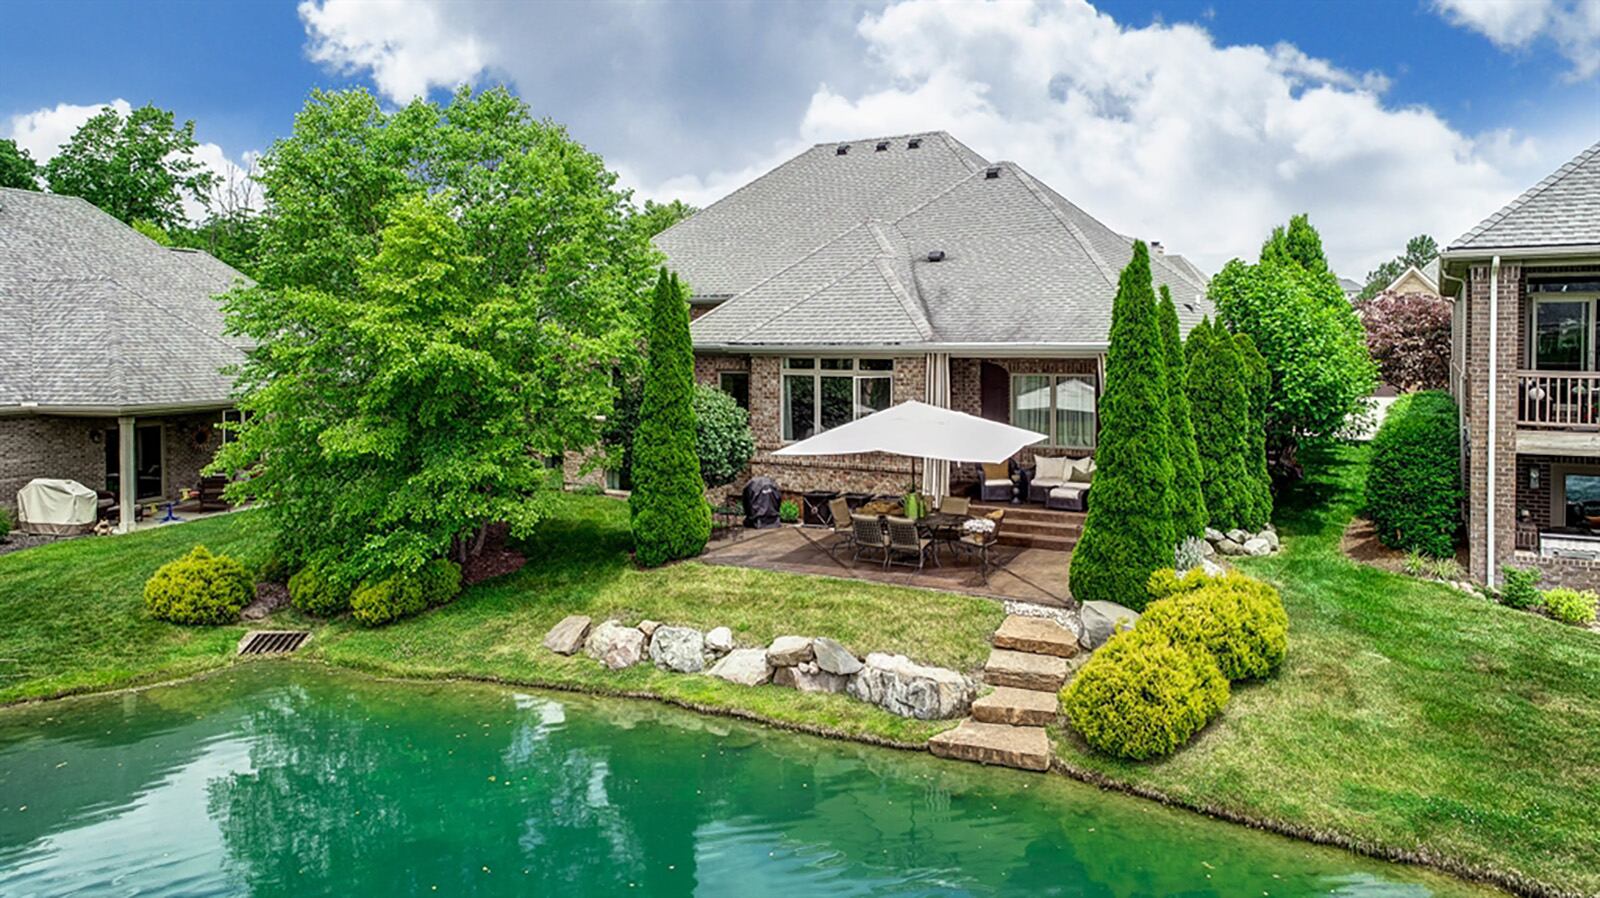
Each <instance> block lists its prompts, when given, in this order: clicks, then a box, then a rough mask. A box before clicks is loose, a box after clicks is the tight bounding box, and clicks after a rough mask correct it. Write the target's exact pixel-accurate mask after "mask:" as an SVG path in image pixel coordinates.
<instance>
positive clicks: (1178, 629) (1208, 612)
mask: <svg viewBox="0 0 1600 898" xmlns="http://www.w3.org/2000/svg"><path fill="white" fill-rule="evenodd" d="M1158 573H1159V572H1158ZM1151 581H1152V585H1153V584H1154V581H1155V578H1154V577H1152V578H1151ZM1139 629H1141V630H1143V629H1152V630H1161V631H1162V632H1164V633H1166V634H1167V636H1168V637H1169V638H1170V639H1172V640H1173V641H1174V642H1179V643H1183V644H1185V645H1189V646H1192V647H1194V648H1197V649H1201V650H1204V651H1207V652H1210V653H1211V655H1212V657H1214V658H1215V659H1216V662H1217V667H1218V668H1220V669H1221V670H1222V673H1223V676H1226V677H1227V678H1228V679H1230V680H1249V679H1258V678H1261V677H1267V676H1271V675H1272V674H1273V673H1274V672H1276V671H1277V669H1278V667H1279V666H1280V665H1281V664H1283V656H1284V654H1285V653H1286V652H1287V651H1288V648H1289V616H1288V614H1286V613H1285V612H1284V610H1283V601H1282V600H1281V599H1280V598H1279V597H1278V591H1277V590H1276V589H1273V588H1272V587H1271V586H1269V585H1267V584H1265V583H1262V582H1261V581H1260V580H1256V579H1253V578H1251V577H1246V576H1245V575H1243V574H1240V573H1236V572H1232V571H1230V572H1229V573H1227V574H1225V575H1223V576H1221V577H1205V578H1202V579H1201V581H1200V582H1199V583H1197V584H1196V585H1194V586H1193V588H1189V589H1184V590H1179V591H1174V592H1173V593H1171V594H1169V595H1168V596H1167V597H1166V598H1163V599H1160V600H1159V601H1156V602H1152V603H1151V604H1150V606H1149V607H1148V608H1146V609H1145V612H1144V616H1143V617H1141V618H1140V619H1139Z"/></svg>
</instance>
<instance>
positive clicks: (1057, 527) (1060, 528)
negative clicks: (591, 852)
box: [1000, 515, 1083, 537]
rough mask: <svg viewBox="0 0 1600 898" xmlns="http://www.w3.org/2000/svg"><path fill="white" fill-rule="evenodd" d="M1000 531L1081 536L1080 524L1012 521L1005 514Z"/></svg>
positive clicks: (1034, 534)
mask: <svg viewBox="0 0 1600 898" xmlns="http://www.w3.org/2000/svg"><path fill="white" fill-rule="evenodd" d="M1000 531H1001V532H1002V533H1005V532H1007V531H1009V532H1011V533H1025V534H1027V535H1028V536H1072V537H1077V536H1082V535H1083V525H1082V524H1062V523H1058V522H1056V521H1013V520H1011V516H1010V515H1007V516H1006V519H1005V522H1004V523H1002V524H1001V525H1000Z"/></svg>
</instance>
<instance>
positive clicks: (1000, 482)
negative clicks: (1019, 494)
mask: <svg viewBox="0 0 1600 898" xmlns="http://www.w3.org/2000/svg"><path fill="white" fill-rule="evenodd" d="M1012 491H1013V486H1012V483H1011V464H1010V462H1000V463H999V464H993V465H991V464H983V465H979V466H978V498H979V499H980V500H981V501H984V502H1010V501H1011V495H1012Z"/></svg>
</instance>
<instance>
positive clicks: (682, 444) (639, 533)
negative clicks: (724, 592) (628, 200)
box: [628, 268, 711, 567]
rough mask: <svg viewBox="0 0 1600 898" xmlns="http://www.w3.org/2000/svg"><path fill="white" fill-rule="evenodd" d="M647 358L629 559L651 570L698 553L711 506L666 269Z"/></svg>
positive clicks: (685, 324)
mask: <svg viewBox="0 0 1600 898" xmlns="http://www.w3.org/2000/svg"><path fill="white" fill-rule="evenodd" d="M648 351H649V355H648V356H647V358H646V359H645V371H644V395H643V399H642V400H641V402H640V405H639V426H638V427H637V428H636V429H635V430H634V433H633V494H632V496H631V497H630V498H629V500H628V509H629V511H630V513H631V514H632V518H633V553H634V560H635V561H637V562H638V563H639V564H642V565H645V566H646V567H654V566H655V565H658V564H665V563H666V562H668V561H672V560H673V559H677V558H690V557H692V556H695V555H698V554H700V551H701V550H702V549H704V548H705V546H706V540H708V539H710V538H711V506H710V505H709V504H708V503H707V502H706V495H705V493H706V485H705V481H704V480H702V479H701V477H700V459H699V457H698V456H697V455H695V430H694V405H693V400H694V346H693V344H692V343H691V341H690V339H689V303H688V301H687V299H686V297H685V296H684V292H683V288H682V287H681V286H680V285H679V284H678V277H677V275H669V274H668V273H667V270H666V269H665V268H663V269H661V276H660V278H658V279H657V281H656V292H655V297H654V299H652V300H651V308H650V343H649V347H648Z"/></svg>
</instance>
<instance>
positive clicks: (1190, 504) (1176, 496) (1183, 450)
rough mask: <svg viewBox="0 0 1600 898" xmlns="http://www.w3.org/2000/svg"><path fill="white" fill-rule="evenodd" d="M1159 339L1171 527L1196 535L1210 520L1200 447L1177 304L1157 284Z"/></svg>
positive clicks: (1181, 533)
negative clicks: (1168, 443) (1162, 355)
mask: <svg viewBox="0 0 1600 898" xmlns="http://www.w3.org/2000/svg"><path fill="white" fill-rule="evenodd" d="M1160 316H1161V341H1162V344H1163V346H1164V348H1165V349H1166V353H1167V427H1168V433H1169V434H1170V436H1171V438H1172V444H1171V445H1172V451H1171V456H1172V528H1173V532H1174V534H1175V535H1176V536H1177V537H1178V539H1180V540H1181V539H1184V538H1185V537H1190V536H1199V535H1200V534H1201V533H1202V532H1203V531H1204V530H1205V528H1206V525H1207V524H1209V523H1211V519H1210V517H1208V516H1207V514H1206V501H1205V494H1204V493H1203V492H1202V491H1201V489H1200V451H1199V449H1198V447H1197V446H1196V445H1195V441H1194V421H1193V419H1192V418H1191V417H1190V414H1189V393H1188V391H1187V390H1185V389H1184V380H1185V377H1184V372H1185V370H1186V369H1187V367H1188V366H1187V364H1186V363H1185V361H1184V358H1183V341H1182V340H1181V339H1180V338H1179V336H1178V307H1177V306H1176V305H1174V304H1173V302H1172V291H1170V290H1168V289H1167V285H1166V284H1162V285H1161V310H1160Z"/></svg>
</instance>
